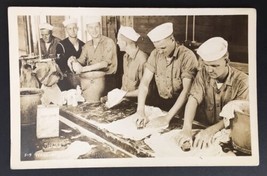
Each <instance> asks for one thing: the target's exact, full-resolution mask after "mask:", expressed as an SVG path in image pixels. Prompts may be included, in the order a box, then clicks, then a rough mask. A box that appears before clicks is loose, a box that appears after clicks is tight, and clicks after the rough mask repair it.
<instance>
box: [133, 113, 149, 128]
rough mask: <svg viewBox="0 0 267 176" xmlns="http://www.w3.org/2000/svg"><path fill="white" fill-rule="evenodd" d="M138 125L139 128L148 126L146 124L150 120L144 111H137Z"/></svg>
mask: <svg viewBox="0 0 267 176" xmlns="http://www.w3.org/2000/svg"><path fill="white" fill-rule="evenodd" d="M136 115H137V118H136V122H135V123H136V127H137V129H142V128H144V127H145V126H146V124H147V123H148V122H149V120H148V118H147V116H146V115H145V114H143V113H136Z"/></svg>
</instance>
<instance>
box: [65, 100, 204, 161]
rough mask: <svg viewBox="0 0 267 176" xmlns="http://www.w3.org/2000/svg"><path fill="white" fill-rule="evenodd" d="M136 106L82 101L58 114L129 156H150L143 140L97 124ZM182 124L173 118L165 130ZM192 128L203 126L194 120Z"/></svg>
mask: <svg viewBox="0 0 267 176" xmlns="http://www.w3.org/2000/svg"><path fill="white" fill-rule="evenodd" d="M136 108H137V105H136V103H134V102H132V101H129V100H124V101H123V102H122V103H121V104H120V105H118V106H115V107H114V108H112V109H107V108H106V107H105V105H104V104H102V103H83V104H80V105H78V106H77V107H71V106H63V107H61V108H60V115H61V120H62V121H66V123H72V124H75V125H74V126H75V128H79V129H80V130H81V131H84V132H85V133H87V132H89V133H93V134H95V135H96V136H97V137H100V138H101V139H103V140H104V141H106V142H108V143H110V144H112V145H114V147H115V148H117V149H119V150H121V151H122V152H124V153H125V154H127V155H129V156H131V157H151V156H152V154H153V151H152V150H151V149H150V148H149V146H148V145H146V143H145V142H144V140H137V141H136V140H132V139H125V138H123V137H121V136H120V135H117V134H113V133H112V132H109V131H107V130H105V129H102V128H100V127H99V126H98V124H99V123H110V122H112V121H116V120H119V119H122V118H125V117H127V116H130V115H131V114H133V113H135V112H136ZM182 124H183V120H182V119H178V118H173V120H172V121H171V123H170V125H169V127H168V128H167V129H166V132H167V131H170V130H172V129H174V128H181V127H182ZM193 128H197V129H202V128H205V126H203V125H201V124H199V123H197V122H195V123H194V124H193Z"/></svg>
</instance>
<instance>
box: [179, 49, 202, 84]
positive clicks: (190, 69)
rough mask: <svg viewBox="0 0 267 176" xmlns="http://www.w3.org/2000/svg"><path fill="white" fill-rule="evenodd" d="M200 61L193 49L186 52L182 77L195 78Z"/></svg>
mask: <svg viewBox="0 0 267 176" xmlns="http://www.w3.org/2000/svg"><path fill="white" fill-rule="evenodd" d="M197 68H198V61H197V58H196V56H195V54H194V53H193V52H192V51H187V52H185V55H184V57H183V61H182V73H181V78H182V79H183V78H188V79H194V78H195V76H196V73H197Z"/></svg>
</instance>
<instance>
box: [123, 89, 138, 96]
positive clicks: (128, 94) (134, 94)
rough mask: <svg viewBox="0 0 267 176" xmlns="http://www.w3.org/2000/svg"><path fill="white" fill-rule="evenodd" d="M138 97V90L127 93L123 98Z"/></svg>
mask: <svg viewBox="0 0 267 176" xmlns="http://www.w3.org/2000/svg"><path fill="white" fill-rule="evenodd" d="M137 96H138V89H136V90H133V91H130V92H127V93H126V95H125V97H137Z"/></svg>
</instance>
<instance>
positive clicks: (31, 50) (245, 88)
mask: <svg viewBox="0 0 267 176" xmlns="http://www.w3.org/2000/svg"><path fill="white" fill-rule="evenodd" d="M8 28H9V56H10V58H9V61H10V93H11V95H10V98H11V101H10V107H11V109H10V112H11V113H10V114H11V115H10V121H11V126H10V129H11V154H10V158H11V160H10V161H11V163H10V167H11V169H39V168H91V167H166V166H174V167H181V166H256V165H258V164H259V146H258V116H257V91H256V90H257V87H256V85H257V79H256V72H257V68H256V61H257V56H256V10H255V9H249V8H187V9H186V8H78V7H75V8H65V7H62V8H59V7H9V8H8Z"/></svg>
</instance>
